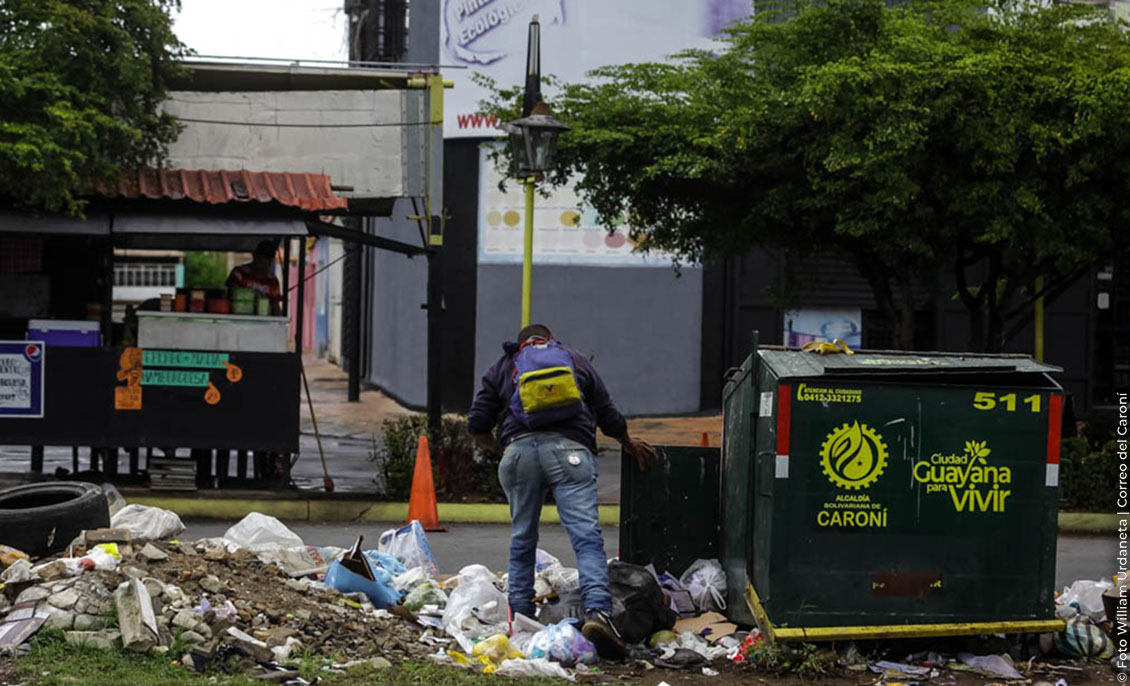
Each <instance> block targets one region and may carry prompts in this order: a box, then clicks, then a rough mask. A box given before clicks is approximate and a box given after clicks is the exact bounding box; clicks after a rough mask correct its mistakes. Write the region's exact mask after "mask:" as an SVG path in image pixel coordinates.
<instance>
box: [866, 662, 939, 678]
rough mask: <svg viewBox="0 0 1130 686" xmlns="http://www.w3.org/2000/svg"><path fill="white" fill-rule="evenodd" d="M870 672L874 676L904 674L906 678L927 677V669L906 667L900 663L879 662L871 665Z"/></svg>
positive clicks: (928, 669) (914, 666)
mask: <svg viewBox="0 0 1130 686" xmlns="http://www.w3.org/2000/svg"><path fill="white" fill-rule="evenodd" d="M871 671H872V672H875V673H876V674H892V673H893V674H905V675H907V676H916V677H924V676H929V674H930V668H929V667H920V666H917V665H908V664H903V663H901V662H890V661H889V660H880V661H878V662H876V663H874V664H873V665H871Z"/></svg>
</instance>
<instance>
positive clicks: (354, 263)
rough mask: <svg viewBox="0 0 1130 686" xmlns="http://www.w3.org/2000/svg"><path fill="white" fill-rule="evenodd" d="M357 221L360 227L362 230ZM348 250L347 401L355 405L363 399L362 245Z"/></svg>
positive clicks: (345, 282)
mask: <svg viewBox="0 0 1130 686" xmlns="http://www.w3.org/2000/svg"><path fill="white" fill-rule="evenodd" d="M361 221H363V220H357V222H358V227H357V228H361V226H360V222H361ZM346 250H347V251H348V255H347V256H346V258H345V275H344V279H343V281H344V283H343V288H344V297H345V306H346V308H345V313H344V314H345V316H346V317H347V318H348V320H349V322H350V325H349V326H348V327H343V328H344V329H345V333H346V336H345V341H343V342H344V343H345V352H346V360H347V361H348V362H349V384H348V386H347V389H346V399H347V400H348V401H349V402H351V403H355V402H357V401H358V400H360V399H361V244H360V243H349V244H347V247H346Z"/></svg>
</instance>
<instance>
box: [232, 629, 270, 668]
mask: <svg viewBox="0 0 1130 686" xmlns="http://www.w3.org/2000/svg"><path fill="white" fill-rule="evenodd" d="M225 640H227V641H228V642H229V643H230V644H231V645H234V646H236V647H237V648H239V649H240V650H242V651H243V652H244V653H246V654H247V655H249V656H251V657H252V658H254V659H255V660H258V661H261V662H265V661H267V660H270V659H271V657H272V653H271V649H270V648H269V647H267V644H266V643H264V642H263V641H260V640H259V639H257V638H255V637H254V636H249V635H247V634H245V633H244V632H242V631H240V630H239V629H237V628H235V627H234V626H233V627H229V628H228V630H227V633H226V634H225Z"/></svg>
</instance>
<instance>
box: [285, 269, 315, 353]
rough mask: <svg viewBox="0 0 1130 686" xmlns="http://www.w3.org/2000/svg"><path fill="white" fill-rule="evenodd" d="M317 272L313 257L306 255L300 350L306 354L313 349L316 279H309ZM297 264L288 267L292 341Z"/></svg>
mask: <svg viewBox="0 0 1130 686" xmlns="http://www.w3.org/2000/svg"><path fill="white" fill-rule="evenodd" d="M317 271H318V265H317V263H316V262H314V259H313V255H307V262H306V278H307V279H308V281H306V286H305V289H306V292H305V293H304V294H303V300H305V301H306V302H305V303H304V305H303V309H304V310H305V316H304V319H303V321H302V350H303V351H304V352H308V351H311V350H313V349H314V326H315V322H314V317H315V309H314V303H315V297H314V296H315V290H316V289H315V288H314V282H315V281H316V279H313V278H310V277H312V276H313V275H314V273H315V272H317ZM297 286H298V264H297V263H295V264H292V265H290V288H291V291H290V293H289V294H288V295H287V298H288V299H289V307H290V312H291V316H290V338H291V340H294V330H295V328H296V327H297V325H298V312H297V311H296V310H295V309H294V308H295V307H297V302H298V288H297Z"/></svg>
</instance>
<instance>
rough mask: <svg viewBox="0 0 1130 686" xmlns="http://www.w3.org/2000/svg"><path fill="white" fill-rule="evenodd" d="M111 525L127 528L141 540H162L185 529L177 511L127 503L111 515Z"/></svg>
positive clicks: (116, 527)
mask: <svg viewBox="0 0 1130 686" xmlns="http://www.w3.org/2000/svg"><path fill="white" fill-rule="evenodd" d="M110 527H111V528H113V529H126V530H127V531H129V532H130V533H131V534H132V535H133V537H134V538H136V539H139V540H148V541H160V540H163V539H166V538H171V537H173V536H176V535H177V534H179V533H180V532H182V531H184V524H183V523H182V522H181V520H180V517H178V516H177V514H176V513H175V512H170V511H169V510H164V509H161V508H159V507H149V506H147V505H126V506H125V507H123V508H122V509H120V510H118V511H117V512H114V513H113V514H112V515H111V516H110Z"/></svg>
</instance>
